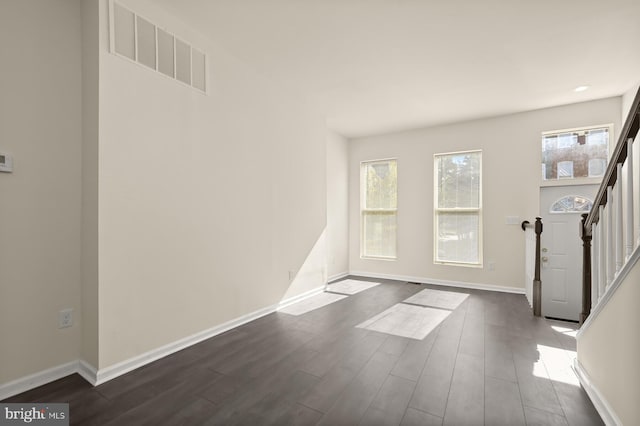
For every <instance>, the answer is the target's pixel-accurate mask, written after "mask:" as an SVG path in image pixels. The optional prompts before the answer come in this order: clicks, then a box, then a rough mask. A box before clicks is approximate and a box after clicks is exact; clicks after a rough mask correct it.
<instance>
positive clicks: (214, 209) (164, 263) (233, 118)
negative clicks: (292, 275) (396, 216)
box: [99, 1, 327, 368]
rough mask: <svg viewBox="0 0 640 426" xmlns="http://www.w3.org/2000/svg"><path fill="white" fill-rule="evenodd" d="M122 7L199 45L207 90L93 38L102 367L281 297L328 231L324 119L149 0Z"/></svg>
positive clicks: (289, 294) (304, 286)
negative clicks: (96, 46)
mask: <svg viewBox="0 0 640 426" xmlns="http://www.w3.org/2000/svg"><path fill="white" fill-rule="evenodd" d="M126 4H128V5H129V7H131V8H132V9H133V10H134V11H136V12H138V13H140V14H141V15H143V16H145V17H147V18H148V19H151V20H152V21H154V22H156V23H157V24H158V25H160V26H162V27H164V28H166V29H167V30H168V31H171V32H173V33H175V34H177V35H178V36H180V37H182V38H184V39H185V40H187V41H189V42H191V43H192V44H193V45H195V46H197V47H200V48H202V49H204V50H205V51H206V53H207V55H208V59H209V76H208V77H209V83H210V86H211V90H210V93H209V95H208V96H204V95H202V94H201V93H198V92H197V91H195V90H193V89H191V88H188V87H184V86H182V85H180V84H178V83H177V82H176V81H173V80H171V79H169V78H166V77H164V76H162V75H160V74H158V73H155V72H152V71H150V70H148V69H146V68H144V67H142V66H140V65H136V64H134V63H131V62H129V61H128V60H125V59H123V58H120V57H117V56H115V55H112V54H111V53H109V52H108V51H107V49H106V46H107V44H106V33H105V32H103V33H102V37H103V38H102V45H101V51H100V125H99V128H100V159H99V187H100V195H99V240H100V241H99V277H100V278H99V280H100V284H99V324H100V342H99V345H100V348H99V367H100V368H104V367H107V366H110V365H113V364H115V363H117V362H119V361H123V360H126V359H128V358H131V357H134V356H137V355H139V354H141V353H144V352H146V351H149V350H152V349H155V348H158V347H159V346H162V345H164V344H167V343H170V342H173V341H176V340H178V339H180V338H183V337H185V336H189V335H191V334H193V333H197V332H199V331H202V330H205V329H208V328H211V327H214V326H216V325H219V324H221V323H224V322H226V321H229V320H232V319H235V318H238V317H240V316H242V315H245V314H248V313H250V312H253V311H256V310H258V309H261V308H265V307H268V306H270V305H273V304H276V303H278V302H279V301H280V300H281V299H282V298H283V296H284V295H285V294H287V290H288V288H289V286H290V279H289V272H290V271H299V270H300V269H301V267H302V265H303V263H304V262H305V260H306V259H307V257H308V256H309V254H310V253H311V252H312V248H313V247H314V246H315V245H316V243H317V242H318V241H321V240H322V233H323V230H324V228H325V226H326V203H327V201H326V175H325V174H326V161H325V156H326V141H325V137H326V131H325V126H324V118H323V116H322V115H321V114H319V113H318V112H317V111H316V110H315V109H314V108H313V106H312V105H310V104H308V103H307V102H306V101H305V100H304V99H302V98H299V97H297V96H296V95H294V94H292V93H289V92H287V91H286V90H285V89H283V88H281V87H278V86H277V85H276V84H273V82H271V81H269V80H267V79H265V78H263V77H261V76H260V75H257V74H255V73H254V72H252V71H251V70H250V69H247V68H246V67H245V66H244V65H243V64H241V63H239V62H237V61H236V60H235V59H234V58H233V57H231V56H229V55H228V54H226V53H225V52H224V51H223V50H222V49H220V48H219V46H216V45H215V44H214V43H212V42H209V41H208V40H206V39H203V38H202V37H200V36H199V35H198V34H195V33H192V32H191V31H189V29H188V28H185V27H184V26H183V25H182V24H181V23H180V21H178V20H177V19H175V18H174V17H172V16H169V15H167V14H165V13H163V12H162V10H159V9H157V8H155V7H154V6H153V5H151V4H150V3H149V2H142V1H130V2H127V3H126ZM105 5H106V2H104V1H103V2H102V6H103V7H104V6H105ZM101 19H103V20H104V19H106V16H105V15H103V16H101ZM322 252H323V256H325V259H326V251H325V250H323V251H322ZM312 263H313V264H314V265H318V264H319V263H318V262H317V259H316V260H314V261H313V262H312ZM324 263H325V264H326V260H325V262H324ZM322 272H324V270H323V271H322ZM322 272H320V273H322ZM316 276H317V275H316ZM306 289H308V286H307V285H303V286H301V287H300V288H299V290H298V291H300V292H302V291H304V290H306ZM292 295H293V294H291V293H288V296H292Z"/></svg>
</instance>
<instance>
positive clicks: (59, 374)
mask: <svg viewBox="0 0 640 426" xmlns="http://www.w3.org/2000/svg"><path fill="white" fill-rule="evenodd" d="M77 369H78V361H72V362H68V363H66V364H62V365H58V366H56V367H52V368H48V369H46V370H42V371H39V372H37V373H34V374H31V375H29V376H26V377H22V378H20V379H17V380H14V381H12V382H8V383H4V384H1V385H0V401H2V400H4V399H7V398H10V397H12V396H14V395H18V394H19V393H22V392H26V391H28V390H31V389H34V388H37V387H38V386H42V385H46V384H47V383H50V382H53V381H54V380H58V379H62V378H63V377H66V376H68V375H70V374H73V373H75V372H76V371H77Z"/></svg>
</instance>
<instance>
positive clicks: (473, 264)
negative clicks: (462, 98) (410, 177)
mask: <svg viewBox="0 0 640 426" xmlns="http://www.w3.org/2000/svg"><path fill="white" fill-rule="evenodd" d="M471 153H478V154H480V173H479V177H480V183H479V190H478V207H477V208H476V207H442V208H441V207H438V195H439V189H438V187H439V185H438V184H439V179H438V167H437V161H438V159H439V158H441V157H445V156H453V155H461V154H471ZM482 156H483V155H482V149H470V150H465V151H454V152H441V153H436V154H433V263H434V265H449V266H462V267H467V268H483V265H484V255H483V246H484V243H483V241H484V239H483V232H482V229H483V227H484V226H483V217H482V216H483V205H482V200H483V190H482V187H483V181H484V179H483V176H482V175H483V165H482V164H483V161H482ZM468 212H477V214H478V261H477V262H465V261H451V260H439V259H438V248H439V244H438V217H439V214H440V213H468Z"/></svg>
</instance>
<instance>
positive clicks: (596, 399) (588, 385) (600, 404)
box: [573, 358, 622, 426]
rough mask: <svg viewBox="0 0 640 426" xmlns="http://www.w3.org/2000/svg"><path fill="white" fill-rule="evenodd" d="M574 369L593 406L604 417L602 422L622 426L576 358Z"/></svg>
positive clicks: (608, 425)
mask: <svg viewBox="0 0 640 426" xmlns="http://www.w3.org/2000/svg"><path fill="white" fill-rule="evenodd" d="M573 369H574V370H575V372H576V374H577V376H578V380H580V384H581V385H582V387H583V388H584V390H585V392H587V395H589V398H590V399H591V402H592V403H593V406H594V407H595V408H596V410H597V411H598V414H600V417H602V421H603V422H604V423H605V424H606V425H607V426H619V425H622V422H621V421H620V419H619V418H618V416H617V415H616V413H615V411H613V409H612V408H611V405H609V403H608V402H607V400H606V398H605V397H604V396H603V395H602V393H600V391H599V390H598V388H597V387H596V385H595V384H594V383H593V380H591V377H590V376H589V373H587V371H586V370H585V369H584V367H583V366H582V364H580V361H578V359H577V358H576V359H575V360H574V362H573Z"/></svg>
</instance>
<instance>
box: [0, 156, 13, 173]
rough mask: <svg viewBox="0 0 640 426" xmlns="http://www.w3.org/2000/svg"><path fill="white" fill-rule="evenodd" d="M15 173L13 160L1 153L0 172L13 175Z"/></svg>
mask: <svg viewBox="0 0 640 426" xmlns="http://www.w3.org/2000/svg"><path fill="white" fill-rule="evenodd" d="M12 171H13V158H11V156H10V155H9V154H5V153H2V152H0V172H5V173H11V172H12Z"/></svg>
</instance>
